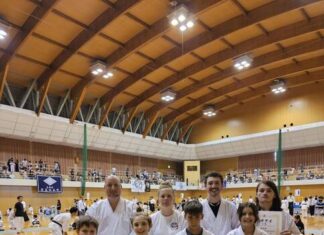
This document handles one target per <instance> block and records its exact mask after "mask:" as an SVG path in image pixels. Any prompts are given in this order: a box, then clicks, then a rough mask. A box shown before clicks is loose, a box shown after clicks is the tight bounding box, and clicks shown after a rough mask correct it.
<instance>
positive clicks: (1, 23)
mask: <svg viewBox="0 0 324 235" xmlns="http://www.w3.org/2000/svg"><path fill="white" fill-rule="evenodd" d="M9 27H10V25H9V24H8V23H7V22H6V21H5V19H4V18H3V17H2V16H0V40H4V39H5V38H6V37H7V36H8V28H9Z"/></svg>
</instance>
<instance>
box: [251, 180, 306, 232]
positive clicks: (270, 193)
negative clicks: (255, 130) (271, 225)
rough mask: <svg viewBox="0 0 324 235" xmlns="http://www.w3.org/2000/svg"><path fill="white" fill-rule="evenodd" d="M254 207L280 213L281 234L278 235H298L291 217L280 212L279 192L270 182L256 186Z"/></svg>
mask: <svg viewBox="0 0 324 235" xmlns="http://www.w3.org/2000/svg"><path fill="white" fill-rule="evenodd" d="M256 205H257V207H258V209H259V210H263V211H281V212H282V232H281V233H280V235H290V234H300V231H299V229H298V228H297V226H296V225H295V222H294V219H293V218H292V217H291V215H289V214H288V213H286V212H284V211H282V209H281V200H280V196H279V192H278V189H277V186H276V185H275V183H273V182H272V181H262V182H260V183H259V184H258V186H257V187H256Z"/></svg>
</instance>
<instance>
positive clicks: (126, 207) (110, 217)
mask: <svg viewBox="0 0 324 235" xmlns="http://www.w3.org/2000/svg"><path fill="white" fill-rule="evenodd" d="M134 208H135V204H134V203H133V202H131V201H128V200H126V199H123V198H120V199H119V202H118V205H117V207H116V209H115V211H113V209H112V208H111V206H110V204H109V201H108V199H106V200H101V201H99V202H98V203H96V204H93V205H92V206H91V207H90V208H89V209H88V210H87V213H86V214H87V215H89V216H91V217H93V218H95V219H96V220H97V221H98V223H99V228H98V235H108V234H109V235H110V234H111V235H114V234H115V235H129V234H130V233H131V231H132V226H131V222H130V219H131V218H132V216H133V214H134V213H133V212H134Z"/></svg>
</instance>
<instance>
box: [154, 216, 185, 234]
mask: <svg viewBox="0 0 324 235" xmlns="http://www.w3.org/2000/svg"><path fill="white" fill-rule="evenodd" d="M151 218H152V228H151V230H150V235H175V234H177V233H178V232H180V231H181V230H183V229H184V228H185V219H184V217H183V215H182V214H181V213H180V212H179V211H177V210H173V214H172V215H170V216H164V215H162V214H161V211H158V212H155V213H154V214H152V215H151Z"/></svg>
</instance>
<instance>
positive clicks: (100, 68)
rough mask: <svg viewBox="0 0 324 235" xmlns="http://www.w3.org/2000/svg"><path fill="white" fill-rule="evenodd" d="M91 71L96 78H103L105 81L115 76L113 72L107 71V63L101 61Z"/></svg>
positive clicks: (93, 65) (94, 64)
mask: <svg viewBox="0 0 324 235" xmlns="http://www.w3.org/2000/svg"><path fill="white" fill-rule="evenodd" d="M90 71H91V73H92V74H93V75H95V76H99V75H100V76H102V77H103V78H104V79H108V78H110V77H112V76H114V74H113V72H112V71H111V70H108V69H107V66H106V63H105V62H103V61H101V60H96V61H95V62H94V63H93V64H92V65H91V67H90Z"/></svg>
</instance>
